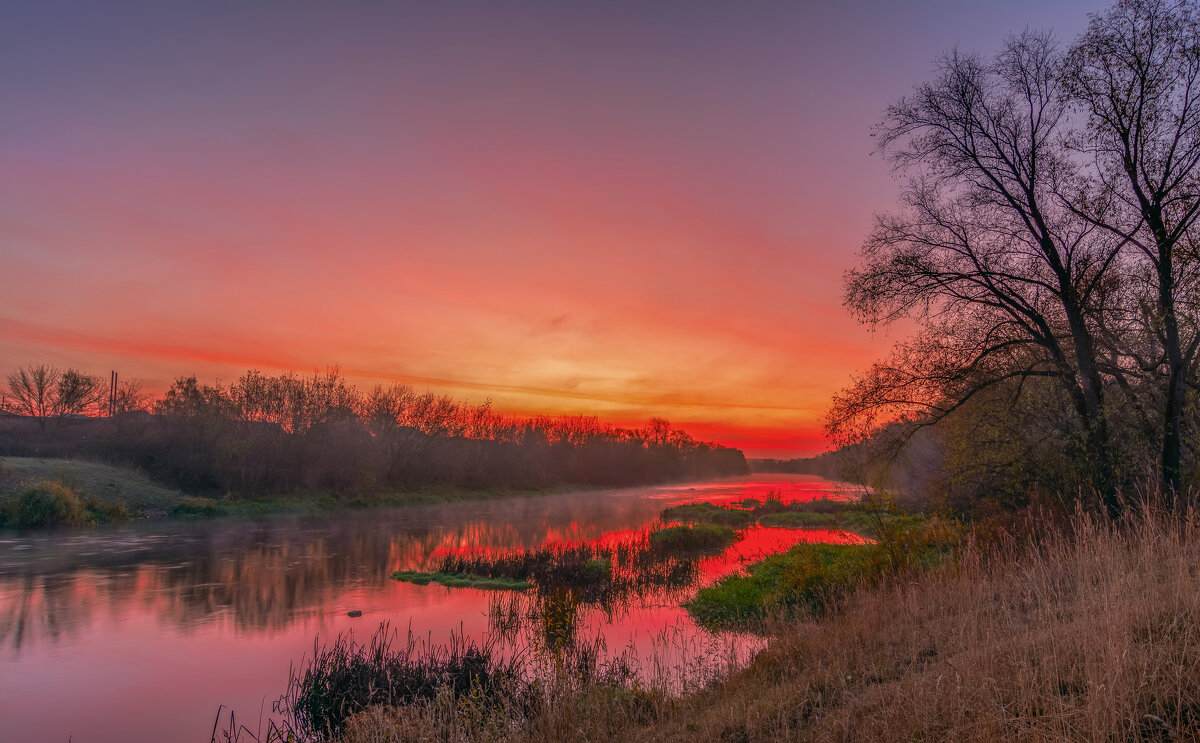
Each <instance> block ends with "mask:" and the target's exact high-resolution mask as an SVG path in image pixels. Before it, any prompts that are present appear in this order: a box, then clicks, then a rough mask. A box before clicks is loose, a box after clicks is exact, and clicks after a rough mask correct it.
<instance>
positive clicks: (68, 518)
mask: <svg viewBox="0 0 1200 743" xmlns="http://www.w3.org/2000/svg"><path fill="white" fill-rule="evenodd" d="M14 505H15V508H14V513H13V519H12V523H13V525H14V526H17V527H19V528H23V529H24V528H33V527H45V526H78V525H80V524H85V523H87V522H88V520H89V519H88V514H87V511H86V510H85V509H84V506H83V503H82V502H80V500H79V497H78V496H77V495H76V494H75V491H73V490H71V489H70V488H69V487H67V486H66V485H63V484H62V483H60V482H53V481H47V480H42V481H40V482H34V483H30V484H28V485H25V486H24V487H22V488H20V489H19V490H18V492H17V497H16V502H15V504H14Z"/></svg>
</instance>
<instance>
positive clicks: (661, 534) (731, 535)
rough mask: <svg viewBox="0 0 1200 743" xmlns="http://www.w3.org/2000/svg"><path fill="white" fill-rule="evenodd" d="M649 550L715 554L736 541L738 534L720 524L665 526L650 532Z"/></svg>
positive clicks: (729, 527) (731, 528)
mask: <svg viewBox="0 0 1200 743" xmlns="http://www.w3.org/2000/svg"><path fill="white" fill-rule="evenodd" d="M649 539H650V548H651V549H653V550H656V551H658V552H666V553H673V554H715V553H717V552H722V551H724V550H725V549H726V548H727V547H729V546H730V545H732V544H733V543H734V542H736V541H737V539H738V532H737V531H736V530H734V528H733V527H731V526H724V525H721V524H695V525H679V526H665V527H663V528H661V529H655V530H654V531H652V532H650V538H649Z"/></svg>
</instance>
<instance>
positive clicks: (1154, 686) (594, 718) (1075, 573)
mask: <svg viewBox="0 0 1200 743" xmlns="http://www.w3.org/2000/svg"><path fill="white" fill-rule="evenodd" d="M776 634H777V636H776V639H775V640H774V641H773V642H772V643H771V646H770V648H769V649H768V650H766V651H764V652H763V653H762V654H760V655H759V656H758V657H757V658H756V659H755V660H754V661H753V662H752V663H751V665H750V666H749V667H748V668H746V669H745V670H743V671H741V672H738V673H736V674H733V675H732V676H730V677H729V678H727V679H725V680H723V681H721V682H718V683H717V684H715V685H713V686H712V687H710V688H709V689H707V690H706V691H703V692H700V693H697V694H693V695H690V696H687V697H684V698H682V699H672V698H670V697H668V696H666V695H663V694H660V693H656V692H645V691H630V690H618V689H613V688H603V687H595V686H592V687H584V688H580V686H579V685H576V684H571V683H568V682H564V683H562V684H560V685H559V686H557V687H554V688H548V689H544V690H543V691H542V692H541V693H540V694H535V695H533V697H532V698H530V699H527V700H525V702H524V703H523V704H520V705H518V704H516V703H510V704H509V705H507V707H505V708H503V709H496V708H494V707H488V706H487V705H486V704H482V703H481V704H472V703H471V702H470V700H466V701H464V700H461V699H460V700H459V701H457V702H455V701H453V700H449V699H447V700H443V701H441V702H435V703H432V704H427V705H425V706H423V707H419V708H409V709H406V710H390V709H373V710H368V711H367V712H364V713H362V714H360V715H359V716H358V717H357V718H354V719H353V720H352V721H351V725H350V727H349V730H348V733H347V735H346V737H345V743H368V742H370V743H375V742H377V741H378V742H382V741H449V740H460V741H467V740H480V741H544V742H545V743H566V742H567V741H607V740H614V741H647V742H649V741H653V742H654V743H666V742H667V741H709V740H711V741H730V742H734V741H747V742H749V741H779V740H802V741H809V740H811V741H904V740H922V741H994V740H1016V741H1172V740H1179V741H1200V520H1198V519H1197V518H1196V516H1195V515H1193V516H1190V517H1186V518H1182V519H1181V518H1178V517H1161V516H1144V515H1135V516H1133V517H1131V518H1130V519H1129V520H1128V523H1127V524H1125V525H1123V526H1120V527H1112V526H1110V525H1108V524H1105V523H1102V522H1100V521H1098V520H1096V519H1094V518H1091V517H1086V516H1080V517H1077V518H1076V519H1074V520H1073V522H1072V523H1071V525H1070V527H1068V528H1067V529H1065V530H1062V531H1060V532H1057V533H1055V534H1052V535H1047V536H1045V537H1044V538H1042V539H1040V540H1038V543H1037V544H1030V545H1026V546H1020V547H1013V548H1010V549H1008V550H1006V551H1005V553H1004V554H997V553H994V552H993V553H992V554H989V555H983V554H981V553H980V552H979V551H977V550H971V549H968V550H967V551H966V553H965V555H964V557H963V558H962V560H961V562H959V563H958V564H956V565H953V566H943V567H942V568H938V569H936V570H934V571H933V572H930V573H927V574H924V575H921V576H918V577H916V578H911V579H909V580H907V581H905V582H901V583H893V584H892V585H888V586H885V587H882V588H875V589H871V590H863V591H860V592H859V593H857V594H856V595H855V596H854V597H853V598H852V599H851V600H850V601H849V602H848V603H847V605H846V606H845V608H844V609H843V610H842V611H841V612H839V613H837V614H835V615H832V616H829V617H827V618H825V619H822V620H819V621H812V622H805V623H800V624H791V625H787V626H779V627H777V628H776Z"/></svg>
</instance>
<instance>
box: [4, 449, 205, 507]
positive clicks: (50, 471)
mask: <svg viewBox="0 0 1200 743" xmlns="http://www.w3.org/2000/svg"><path fill="white" fill-rule="evenodd" d="M0 476H2V477H0V502H3V501H6V500H7V499H8V498H11V497H12V493H13V490H14V489H15V486H16V485H17V484H19V483H21V482H25V481H30V480H50V481H55V482H61V483H63V484H64V485H66V486H67V487H69V488H71V489H72V490H74V491H75V492H76V493H77V494H78V495H79V496H80V497H82V498H87V497H89V496H90V497H95V498H100V499H103V500H115V501H121V502H123V503H125V504H126V505H127V506H129V509H130V510H131V511H139V510H146V509H150V510H162V511H170V510H171V509H172V508H175V507H176V506H178V505H179V504H180V503H183V502H184V501H186V500H187V495H186V494H185V493H183V492H182V491H180V490H175V489H173V488H168V487H165V486H162V485H159V484H157V483H155V482H153V481H151V480H150V478H148V477H146V476H145V475H144V474H142V473H141V472H138V471H137V470H133V469H129V468H127V467H114V466H112V465H108V464H97V463H95V462H83V461H79V460H74V459H36V458H32V457H0Z"/></svg>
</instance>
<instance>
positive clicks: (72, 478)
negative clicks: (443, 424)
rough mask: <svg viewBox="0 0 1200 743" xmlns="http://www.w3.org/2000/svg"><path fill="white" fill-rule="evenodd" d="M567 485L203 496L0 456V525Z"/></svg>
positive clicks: (439, 499) (92, 468) (328, 507)
mask: <svg viewBox="0 0 1200 743" xmlns="http://www.w3.org/2000/svg"><path fill="white" fill-rule="evenodd" d="M572 490H579V488H578V487H563V488H555V489H547V490H504V489H490V490H489V489H478V490H474V489H470V490H469V489H464V488H444V489H433V488H426V489H420V490H412V491H396V492H372V493H366V494H362V495H352V496H347V495H345V494H332V493H319V492H316V493H313V492H302V493H295V494H288V495H280V496H264V497H261V498H253V499H250V498H238V497H234V496H225V497H201V496H193V495H189V494H187V493H185V492H183V491H182V490H179V489H177V488H170V487H166V486H164V485H161V484H159V483H157V482H154V481H153V480H151V479H150V478H149V477H147V476H146V475H145V474H144V473H142V472H139V471H138V470H135V469H133V468H129V467H118V466H115V465H110V464H102V463H99V462H89V461H84V460H78V459H50V458H38V457H0V527H9V528H38V527H48V526H79V525H86V524H97V523H109V522H119V521H124V520H130V519H138V518H151V519H157V518H205V517H221V516H230V517H253V516H264V515H269V514H274V513H293V514H306V513H326V512H330V511H335V510H338V509H342V508H372V507H397V506H409V505H418V504H425V503H445V502H452V501H457V500H468V499H485V498H504V497H515V496H522V495H536V494H538V493H549V492H571V491H572ZM35 491H36V492H35ZM31 501H37V503H36V505H37V506H39V508H38V509H36V510H37V514H42V513H49V514H50V515H49V516H48V517H46V518H41V517H40V516H37V515H35V514H34V513H33V512H32V511H31V508H30V503H31ZM23 504H24V508H23V507H22V506H23Z"/></svg>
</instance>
